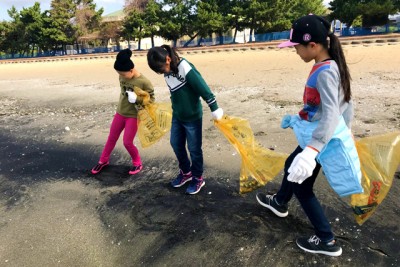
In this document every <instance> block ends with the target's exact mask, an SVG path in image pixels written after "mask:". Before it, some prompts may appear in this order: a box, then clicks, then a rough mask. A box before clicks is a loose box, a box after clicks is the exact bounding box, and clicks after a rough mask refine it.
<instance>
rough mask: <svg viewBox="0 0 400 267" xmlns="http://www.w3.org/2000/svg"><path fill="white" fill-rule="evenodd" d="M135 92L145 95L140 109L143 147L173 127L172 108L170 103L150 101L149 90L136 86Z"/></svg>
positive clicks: (139, 134)
mask: <svg viewBox="0 0 400 267" xmlns="http://www.w3.org/2000/svg"><path fill="white" fill-rule="evenodd" d="M134 91H135V93H136V94H137V95H138V96H141V97H143V106H141V107H140V108H139V110H138V120H139V127H138V132H137V135H138V136H139V140H140V144H141V145H142V147H149V146H151V145H152V144H154V143H156V142H157V141H158V140H160V139H161V137H163V136H164V134H165V133H167V132H168V131H169V130H170V129H171V121H172V108H171V104H170V103H150V95H149V93H148V92H146V91H143V90H142V89H140V88H138V87H135V88H134Z"/></svg>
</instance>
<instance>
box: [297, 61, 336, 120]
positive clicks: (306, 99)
mask: <svg viewBox="0 0 400 267" xmlns="http://www.w3.org/2000/svg"><path fill="white" fill-rule="evenodd" d="M329 68H330V61H325V62H322V63H319V64H316V65H314V67H313V68H312V70H311V72H310V75H309V76H308V79H307V83H306V86H305V88H304V94H303V103H304V107H303V109H302V110H300V112H299V115H300V117H301V118H302V119H303V120H308V121H311V120H312V118H313V117H314V115H315V113H317V111H318V108H319V105H320V103H321V97H320V94H319V92H318V90H317V80H318V75H319V74H320V73H321V72H322V71H324V70H327V69H329Z"/></svg>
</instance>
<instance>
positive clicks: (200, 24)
mask: <svg viewBox="0 0 400 267" xmlns="http://www.w3.org/2000/svg"><path fill="white" fill-rule="evenodd" d="M195 25H196V29H197V34H198V35H200V36H201V37H205V36H210V37H211V36H212V34H213V33H215V32H218V33H220V32H223V30H224V29H225V28H226V27H225V25H226V21H225V20H224V17H223V15H222V13H221V12H219V8H218V5H217V1H216V0H209V1H204V0H202V1H199V2H198V5H197V19H196V24H195ZM221 35H222V34H221Z"/></svg>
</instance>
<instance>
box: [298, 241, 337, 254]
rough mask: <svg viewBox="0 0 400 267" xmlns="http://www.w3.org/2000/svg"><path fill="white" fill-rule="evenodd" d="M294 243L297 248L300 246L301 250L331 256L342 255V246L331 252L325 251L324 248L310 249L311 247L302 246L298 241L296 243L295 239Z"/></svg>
mask: <svg viewBox="0 0 400 267" xmlns="http://www.w3.org/2000/svg"><path fill="white" fill-rule="evenodd" d="M296 245H297V246H298V247H299V248H301V249H302V250H304V251H307V252H310V253H313V254H323V255H327V256H333V257H338V256H340V255H342V248H340V249H339V250H338V251H332V252H330V251H325V250H311V249H307V248H304V247H302V246H301V245H300V244H299V243H297V240H296Z"/></svg>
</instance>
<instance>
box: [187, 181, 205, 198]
mask: <svg viewBox="0 0 400 267" xmlns="http://www.w3.org/2000/svg"><path fill="white" fill-rule="evenodd" d="M205 184H206V182H205V181H203V182H202V183H201V185H200V186H199V189H197V191H194V192H190V193H189V192H187V191H186V193H187V194H189V195H194V194H197V193H198V192H199V191H200V190H201V188H202V187H203V186H204V185H205Z"/></svg>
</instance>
